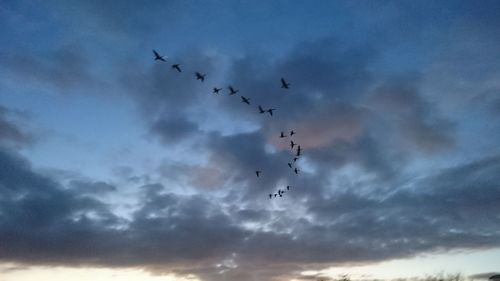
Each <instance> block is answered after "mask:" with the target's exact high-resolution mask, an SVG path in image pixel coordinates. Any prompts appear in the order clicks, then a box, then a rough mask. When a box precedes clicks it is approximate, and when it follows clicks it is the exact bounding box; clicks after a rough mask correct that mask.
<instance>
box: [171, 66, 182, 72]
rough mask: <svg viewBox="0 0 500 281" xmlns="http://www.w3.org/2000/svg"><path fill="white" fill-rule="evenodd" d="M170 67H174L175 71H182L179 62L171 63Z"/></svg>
mask: <svg viewBox="0 0 500 281" xmlns="http://www.w3.org/2000/svg"><path fill="white" fill-rule="evenodd" d="M172 68H175V69H176V70H177V71H179V72H182V70H181V65H180V64H172Z"/></svg>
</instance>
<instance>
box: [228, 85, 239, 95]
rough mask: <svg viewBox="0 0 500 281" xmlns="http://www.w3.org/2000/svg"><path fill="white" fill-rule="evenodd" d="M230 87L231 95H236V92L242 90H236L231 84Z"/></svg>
mask: <svg viewBox="0 0 500 281" xmlns="http://www.w3.org/2000/svg"><path fill="white" fill-rule="evenodd" d="M228 89H229V95H230V96H231V95H234V94H236V93H237V92H239V91H240V90H235V89H234V88H233V86H229V87H228Z"/></svg>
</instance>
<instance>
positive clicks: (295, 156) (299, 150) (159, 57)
mask: <svg viewBox="0 0 500 281" xmlns="http://www.w3.org/2000/svg"><path fill="white" fill-rule="evenodd" d="M153 54H154V60H155V61H162V62H167V60H166V59H165V56H162V55H160V54H159V53H158V52H157V51H155V50H153ZM171 68H172V69H174V70H176V71H177V72H182V69H181V64H178V63H177V64H172V65H171ZM194 75H195V77H196V80H200V81H201V82H204V81H205V77H206V74H204V73H201V72H198V71H197V72H194ZM281 88H283V89H290V83H288V82H287V81H286V80H285V79H284V78H281ZM222 89H223V88H217V87H214V88H213V89H212V93H214V94H219V92H220V91H222ZM227 89H228V90H229V95H230V96H232V95H235V94H237V93H238V92H239V90H238V89H235V88H234V87H233V86H231V85H230V86H228V87H227ZM240 98H241V102H242V103H246V104H247V105H250V98H248V97H245V96H243V95H241V96H240ZM257 108H258V110H259V113H260V114H264V113H269V115H270V116H273V112H274V111H275V110H276V108H268V109H265V108H263V107H262V106H261V105H258V106H257ZM295 134H296V133H295V131H293V130H291V131H290V132H289V135H286V134H285V132H284V131H282V132H281V134H280V136H279V137H280V138H281V139H284V138H288V137H290V148H291V151H292V152H294V153H293V158H292V160H291V161H290V162H288V163H287V164H288V167H289V168H290V169H291V170H292V172H293V173H295V174H296V175H297V174H299V169H297V167H296V166H295V163H296V162H297V160H298V159H299V157H300V156H301V155H302V148H301V147H300V145H299V144H297V143H295V142H294V141H293V139H292V136H293V135H295ZM295 147H297V148H296V149H295V150H294V148H295ZM261 174H262V171H260V170H257V171H255V175H256V176H257V177H260V176H261ZM289 190H290V186H289V185H287V186H286V188H284V189H278V190H277V191H276V192H275V193H269V199H273V198H279V197H283V194H285V192H287V191H289Z"/></svg>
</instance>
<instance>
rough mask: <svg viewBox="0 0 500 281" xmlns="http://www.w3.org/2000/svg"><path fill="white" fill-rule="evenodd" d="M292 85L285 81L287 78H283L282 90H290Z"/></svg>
mask: <svg viewBox="0 0 500 281" xmlns="http://www.w3.org/2000/svg"><path fill="white" fill-rule="evenodd" d="M289 86H290V83H287V82H286V81H285V78H281V88H283V89H289Z"/></svg>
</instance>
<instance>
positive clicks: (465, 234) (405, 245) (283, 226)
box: [0, 150, 500, 280]
mask: <svg viewBox="0 0 500 281" xmlns="http://www.w3.org/2000/svg"><path fill="white" fill-rule="evenodd" d="M256 159H258V157H256ZM0 166H1V167H4V168H2V169H0V176H1V177H0V187H1V193H0V201H1V204H0V206H1V207H0V238H1V239H2V241H3V242H4V243H2V244H1V246H0V258H1V259H2V260H3V261H14V262H25V263H37V264H54V263H56V264H68V265H70V264H80V265H82V264H88V265H100V266H102V265H107V266H141V267H146V268H149V269H150V270H153V271H157V272H163V271H173V272H177V273H179V274H181V273H183V274H188V273H190V274H197V275H199V276H200V277H201V278H202V279H203V280H216V279H217V280H221V278H222V280H226V279H229V278H235V277H239V278H241V279H242V280H252V278H257V277H259V278H270V279H272V278H277V277H283V276H297V275H296V274H297V273H298V272H300V271H301V270H304V269H306V268H309V269H311V268H318V266H327V265H332V264H340V263H350V262H374V261H381V260H385V259H391V258H401V257H408V256H413V255H416V254H419V253H422V252H429V251H435V250H450V249H463V248H466V249H477V248H483V247H494V246H499V245H500V240H499V239H498V235H497V234H498V231H500V230H499V229H498V225H500V224H499V218H498V216H497V208H496V205H497V202H496V198H498V197H499V196H500V187H499V186H498V184H497V183H498V182H499V180H500V178H499V176H498V175H500V157H493V158H487V159H482V160H479V161H476V162H472V163H469V164H466V165H462V166H457V167H454V168H449V169H446V170H443V171H441V172H439V173H436V174H435V175H431V176H428V177H425V178H422V179H420V180H417V181H413V182H411V184H410V185H408V184H407V185H406V186H409V187H408V188H405V189H397V191H396V192H394V193H392V194H387V195H386V196H375V195H370V194H360V193H356V192H355V191H354V190H351V191H341V192H334V193H326V189H327V186H321V187H320V188H322V189H323V190H324V191H325V192H323V194H321V195H315V194H314V193H316V192H321V190H322V189H319V190H317V191H314V193H309V195H308V196H307V197H306V199H307V203H306V204H305V205H304V206H305V207H306V208H307V213H308V214H309V215H312V216H313V217H314V220H310V219H304V218H300V216H299V217H297V216H295V215H293V214H288V212H286V211H285V212H279V211H271V210H269V209H268V208H266V207H262V206H261V207H259V204H252V205H249V206H252V208H251V209H248V208H244V207H242V206H238V203H237V201H229V202H225V203H224V205H228V204H229V206H231V208H232V211H230V212H228V211H229V210H227V209H226V208H225V207H223V206H222V205H220V204H221V203H219V202H218V201H214V200H210V199H208V198H206V197H204V196H201V195H194V196H186V195H175V194H172V193H169V192H167V191H166V190H167V189H166V188H165V187H164V186H163V185H161V184H150V185H145V186H143V187H142V192H141V194H142V195H141V196H142V197H141V198H140V200H139V202H140V205H139V208H138V209H137V211H135V212H134V213H133V215H132V218H131V219H130V220H124V219H121V218H119V217H117V216H116V215H114V214H113V213H112V212H110V206H108V205H106V204H104V203H103V202H101V201H99V200H97V199H94V198H92V197H89V196H87V195H86V193H82V192H77V190H76V189H75V188H72V189H65V188H64V187H63V186H62V185H61V184H60V183H57V182H56V181H54V180H53V179H51V178H48V177H46V176H43V175H41V174H39V173H37V172H36V171H33V170H32V169H31V168H30V166H29V164H28V163H27V162H26V161H25V160H23V159H21V158H19V157H18V156H16V155H13V154H11V153H8V152H6V151H3V150H2V151H1V153H0ZM96 184H97V185H99V186H101V185H103V184H101V183H88V184H85V183H81V184H79V185H80V186H81V185H85V186H95V185H96ZM104 185H106V184H104ZM106 186H108V185H106ZM98 189H99V190H101V188H98ZM108 189H109V188H106V190H107V191H108ZM108 192H113V191H112V190H111V189H109V191H108ZM306 194H307V193H306ZM266 202H269V201H266ZM247 203H248V202H247ZM276 215H278V217H276ZM245 223H258V225H261V226H262V225H266V224H267V225H268V228H267V229H263V228H248V227H246V226H245ZM193 263H194V264H196V265H193Z"/></svg>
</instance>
